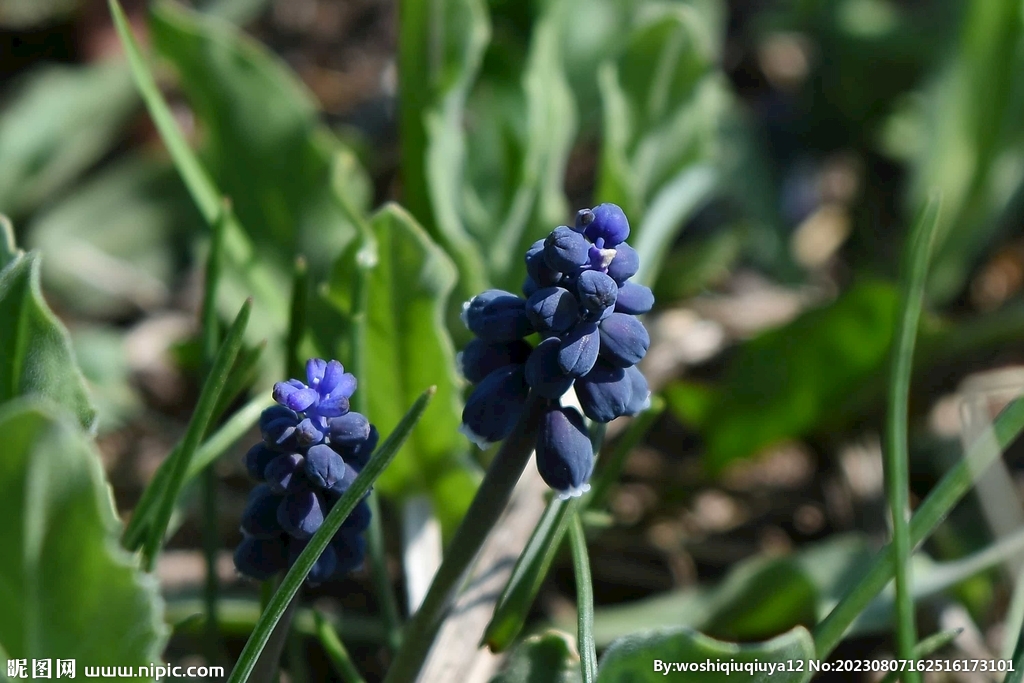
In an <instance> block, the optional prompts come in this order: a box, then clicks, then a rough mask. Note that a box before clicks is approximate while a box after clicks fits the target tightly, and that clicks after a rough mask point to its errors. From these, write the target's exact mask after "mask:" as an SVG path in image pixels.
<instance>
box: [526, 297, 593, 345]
mask: <svg viewBox="0 0 1024 683" xmlns="http://www.w3.org/2000/svg"><path fill="white" fill-rule="evenodd" d="M526 312H527V314H528V315H529V316H530V322H531V323H533V326H534V327H536V328H537V331H538V332H554V333H555V334H558V333H561V332H565V331H566V330H568V329H569V328H570V327H572V326H573V325H574V324H575V323H576V320H577V318H579V313H580V307H579V304H578V303H577V302H576V297H574V296H573V295H572V294H571V293H570V292H569V290H566V289H562V288H561V287H545V288H544V289H539V290H537V291H536V292H534V294H533V296H531V297H530V298H529V300H528V301H527V302H526Z"/></svg>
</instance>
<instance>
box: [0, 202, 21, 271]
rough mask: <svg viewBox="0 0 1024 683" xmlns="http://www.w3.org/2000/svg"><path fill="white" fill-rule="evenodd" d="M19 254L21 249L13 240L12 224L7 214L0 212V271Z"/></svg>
mask: <svg viewBox="0 0 1024 683" xmlns="http://www.w3.org/2000/svg"><path fill="white" fill-rule="evenodd" d="M19 256H21V249H18V245H17V244H16V243H15V241H14V226H13V225H12V224H11V220H10V219H9V218H7V216H5V215H3V214H2V213H0V271H2V270H3V269H4V268H6V267H7V264H8V263H10V262H11V261H13V260H14V259H16V258H18V257H19Z"/></svg>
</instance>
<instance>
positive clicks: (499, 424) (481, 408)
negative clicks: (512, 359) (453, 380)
mask: <svg viewBox="0 0 1024 683" xmlns="http://www.w3.org/2000/svg"><path fill="white" fill-rule="evenodd" d="M529 393H530V386H529V385H528V384H527V383H526V371H525V370H524V368H523V366H522V365H506V366H505V367H503V368H499V369H497V370H495V371H494V372H492V373H491V374H489V375H487V377H484V379H483V381H482V382H480V383H479V384H477V385H476V388H475V389H474V390H473V393H471V394H470V395H469V398H468V399H467V400H466V406H465V407H464V408H463V409H462V426H461V427H459V431H460V432H462V433H463V434H465V435H466V437H467V438H468V439H469V440H470V441H472V442H473V443H475V444H476V445H477V446H479V447H480V448H486V447H487V446H488V445H489V444H491V443H494V442H497V441H501V440H502V439H504V438H505V437H507V436H508V435H509V434H511V433H512V430H513V429H514V428H515V426H516V422H518V421H519V416H520V415H522V413H523V407H524V406H525V405H526V398H527V396H528V395H529Z"/></svg>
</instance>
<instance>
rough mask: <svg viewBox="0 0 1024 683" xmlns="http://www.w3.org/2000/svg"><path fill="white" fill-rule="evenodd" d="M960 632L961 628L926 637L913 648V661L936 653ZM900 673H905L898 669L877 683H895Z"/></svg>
mask: <svg viewBox="0 0 1024 683" xmlns="http://www.w3.org/2000/svg"><path fill="white" fill-rule="evenodd" d="M962 632H963V629H962V628H954V629H950V630H949V631H939V632H938V633H936V634H935V635H932V636H928V637H927V638H925V639H924V640H922V641H921V642H920V643H918V644H917V647H915V648H914V659H924V658H925V657H927V656H928V655H930V654H932V653H933V652H938V651H939V650H941V649H942V648H944V647H946V646H947V645H949V644H950V643H952V642H953V641H954V640H956V637H957V636H958V635H960V634H961V633H962ZM908 666H909V665H908ZM901 673H905V672H902V671H899V670H898V669H897V670H895V671H890V672H889V673H887V674H886V675H885V678H883V679H882V680H881V681H880V682H879V683H896V679H898V678H899V677H900V674H901Z"/></svg>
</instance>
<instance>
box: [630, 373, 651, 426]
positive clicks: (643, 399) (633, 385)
mask: <svg viewBox="0 0 1024 683" xmlns="http://www.w3.org/2000/svg"><path fill="white" fill-rule="evenodd" d="M626 377H627V379H629V388H630V391H631V394H630V397H629V403H628V404H627V405H626V414H627V415H636V414H637V413H639V412H641V411H643V410H647V409H648V408H650V407H651V390H650V388H649V387H648V386H647V378H646V377H644V374H643V373H642V372H640V368H638V367H636V366H635V365H634V366H632V367H628V368H626Z"/></svg>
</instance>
